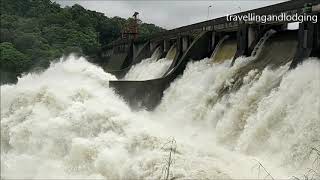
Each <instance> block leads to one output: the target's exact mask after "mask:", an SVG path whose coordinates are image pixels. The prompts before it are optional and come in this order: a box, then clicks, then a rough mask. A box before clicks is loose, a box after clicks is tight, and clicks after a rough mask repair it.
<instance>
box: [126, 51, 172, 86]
mask: <svg viewBox="0 0 320 180" xmlns="http://www.w3.org/2000/svg"><path fill="white" fill-rule="evenodd" d="M171 54H175V52H174V50H173V47H171V48H170V51H169V52H168V54H167V56H166V57H165V58H162V59H159V57H160V55H161V54H160V48H158V49H156V50H155V52H154V53H153V54H152V56H151V57H150V58H147V59H144V60H142V61H141V62H140V63H138V64H136V65H134V66H132V67H131V69H130V70H129V72H128V73H127V74H126V75H125V77H124V78H123V79H125V80H148V79H155V78H160V77H161V76H162V75H164V73H165V72H166V71H167V70H168V68H169V67H170V65H171V63H172V59H170V57H173V55H171Z"/></svg>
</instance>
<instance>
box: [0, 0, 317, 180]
mask: <svg viewBox="0 0 320 180" xmlns="http://www.w3.org/2000/svg"><path fill="white" fill-rule="evenodd" d="M145 2H146V1H143V3H145ZM242 2H244V1H241V3H242ZM259 2H260V1H259ZM112 3H114V2H112ZM166 3H167V2H166ZM168 3H169V2H168ZM179 3H180V2H179ZM223 3H224V2H223ZM250 3H251V1H250ZM319 4H320V2H319V0H293V1H287V2H283V3H280V4H275V5H272V6H267V7H262V8H259V9H254V10H251V11H246V12H241V13H238V14H235V15H247V14H248V13H254V14H256V15H271V14H275V15H279V14H281V13H287V14H288V15H294V14H296V13H297V14H299V15H306V16H307V15H310V16H312V17H317V18H319V10H320V6H319ZM227 18H228V17H221V18H217V19H212V20H208V21H205V22H201V23H197V24H192V25H189V26H184V27H180V28H177V29H172V30H168V31H165V32H162V33H161V34H155V35H153V36H150V37H149V38H144V39H139V38H137V39H131V40H119V41H115V42H112V43H111V44H109V45H108V46H106V47H103V51H102V52H101V53H102V54H101V56H103V61H102V62H101V64H100V65H97V64H93V63H91V62H90V60H87V58H86V57H82V56H77V55H72V54H71V55H69V56H66V57H61V58H60V59H58V60H57V61H56V62H54V63H52V64H51V65H50V67H49V68H48V69H46V70H45V71H43V72H39V73H28V74H24V75H22V76H21V77H20V78H19V79H18V82H17V83H16V84H5V85H1V92H0V93H1V111H0V115H1V179H73V180H74V179H90V180H91V179H94V180H98V179H99V180H100V179H101V180H105V179H107V180H115V179H116V180H118V179H119V180H122V179H124V180H126V179H130V180H131V179H133V180H135V179H139V180H140V179H152V180H153V179H161V180H162V179H163V180H184V179H217V180H221V179H252V180H274V179H292V180H307V179H309V180H319V179H320V161H319V160H320V153H319V152H320V57H319V52H320V49H319V47H320V34H319V31H320V29H319V22H317V23H313V22H311V21H304V22H301V23H299V27H297V26H296V27H294V28H290V26H291V25H292V23H293V25H296V24H295V23H294V22H293V21H266V22H264V23H262V22H258V21H228V19H227ZM318 20H319V19H318Z"/></svg>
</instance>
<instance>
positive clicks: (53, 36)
mask: <svg viewBox="0 0 320 180" xmlns="http://www.w3.org/2000/svg"><path fill="white" fill-rule="evenodd" d="M0 13H1V14H0V16H1V29H0V37H1V38H0V43H1V46H0V51H1V59H0V68H1V69H0V70H1V72H2V73H1V83H5V82H13V81H12V78H13V77H16V76H19V75H20V74H21V73H23V72H28V71H30V70H32V69H34V68H37V69H41V68H42V69H43V68H47V67H48V66H49V64H50V61H52V60H54V59H56V58H57V57H59V56H61V55H63V54H68V53H70V52H76V53H81V54H84V55H86V56H88V57H90V58H91V59H97V58H98V54H99V50H100V48H101V47H102V46H104V45H106V44H108V43H110V42H111V41H113V40H116V39H117V38H119V37H120V35H121V29H122V27H123V26H125V24H126V23H127V21H128V20H126V19H123V18H120V17H113V18H108V17H106V16H104V14H102V13H99V12H95V11H90V10H86V9H84V8H83V7H82V6H80V5H77V4H76V5H73V6H72V7H65V8H61V7H60V5H59V4H57V3H55V2H51V1H50V0H1V9H0ZM140 29H141V31H140V32H141V36H147V35H150V34H153V33H156V32H159V31H162V30H163V29H162V28H160V27H157V26H155V25H153V24H145V23H143V24H141V26H140ZM6 74H9V76H10V78H9V79H8V78H6V77H7V75H6ZM13 79H16V78H13Z"/></svg>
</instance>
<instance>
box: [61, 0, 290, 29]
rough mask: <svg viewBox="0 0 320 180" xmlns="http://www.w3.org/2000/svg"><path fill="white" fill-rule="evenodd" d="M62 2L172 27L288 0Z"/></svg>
mask: <svg viewBox="0 0 320 180" xmlns="http://www.w3.org/2000/svg"><path fill="white" fill-rule="evenodd" d="M55 1H56V2H57V3H59V4H61V5H62V6H66V5H68V6H72V5H73V4H76V3H77V4H80V5H81V6H83V7H85V8H86V9H90V10H94V11H98V12H102V13H104V14H105V15H106V16H108V17H113V16H120V17H123V18H128V17H131V16H132V15H133V13H134V12H135V11H137V12H139V13H140V16H139V18H140V19H141V20H142V21H143V22H146V23H153V24H156V25H159V26H161V27H164V28H167V29H172V28H176V27H180V26H184V25H189V24H193V23H197V22H201V21H205V20H207V18H208V6H210V5H211V6H212V7H211V8H209V19H212V18H216V17H220V16H224V15H227V14H232V13H237V12H240V10H241V11H245V10H250V9H255V8H259V7H263V6H267V5H271V4H276V3H279V2H283V1H285V0H274V1H262V0H241V1H240V0H234V1H208V0H206V1H168V0H166V1H164V0H157V1H156V0H154V1H144V0H138V1H95V0H93V1H91V0H86V1H84V0H70V1H68V0H55Z"/></svg>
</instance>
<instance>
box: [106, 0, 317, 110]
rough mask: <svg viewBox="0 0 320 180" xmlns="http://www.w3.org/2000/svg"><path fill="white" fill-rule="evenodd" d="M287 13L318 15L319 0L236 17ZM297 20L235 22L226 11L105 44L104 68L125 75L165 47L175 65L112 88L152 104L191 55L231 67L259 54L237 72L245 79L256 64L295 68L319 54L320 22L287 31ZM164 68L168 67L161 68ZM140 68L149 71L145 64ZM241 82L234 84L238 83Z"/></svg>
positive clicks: (132, 101)
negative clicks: (146, 36) (149, 34)
mask: <svg viewBox="0 0 320 180" xmlns="http://www.w3.org/2000/svg"><path fill="white" fill-rule="evenodd" d="M282 13H285V14H287V15H290V14H291V15H293V14H300V15H301V14H304V15H307V14H309V15H313V16H317V17H319V1H318V0H307V1H305V0H304V1H299V0H294V1H289V2H284V3H280V4H276V5H272V6H268V7H263V8H259V9H255V10H250V11H246V12H241V13H238V14H234V16H240V15H247V14H254V15H260V16H261V15H277V14H278V15H279V14H282ZM293 22H295V21H289V22H288V21H268V22H263V23H262V22H257V21H250V22H248V21H247V22H245V21H236V22H234V21H229V20H228V17H227V16H225V17H221V18H217V19H212V20H208V21H205V22H201V23H197V24H192V25H189V26H184V27H180V28H177V29H173V30H169V31H166V32H163V33H161V34H157V35H154V36H153V37H150V39H147V40H139V39H137V40H131V41H125V40H122V41H121V40H119V41H116V42H114V43H111V44H110V45H109V46H107V47H105V48H104V50H103V53H102V54H103V57H104V59H105V60H104V63H103V67H104V68H105V70H106V71H107V72H109V73H112V74H115V75H116V76H117V77H118V78H119V79H121V78H122V77H124V76H125V75H126V73H128V71H130V68H132V66H134V65H135V64H137V63H141V61H143V59H146V58H149V57H151V55H152V54H154V52H155V51H160V52H158V55H159V56H158V57H157V58H158V59H159V58H163V57H165V56H170V58H169V59H170V62H169V61H166V64H169V63H170V65H169V66H168V67H167V66H166V67H167V69H166V71H165V72H163V73H162V74H159V75H158V77H152V78H149V79H127V78H124V79H123V80H119V81H110V87H113V88H115V89H116V92H117V93H118V94H120V95H121V96H123V97H124V98H125V99H126V100H127V101H128V102H129V103H130V105H131V106H132V107H134V108H139V107H145V108H147V109H153V108H154V107H155V106H156V105H157V104H158V103H159V102H160V100H161V98H162V96H163V91H164V90H165V89H166V88H167V87H168V86H169V85H170V83H171V82H172V81H173V80H174V79H175V78H176V77H178V76H179V75H181V74H182V73H183V71H184V69H185V66H186V64H187V63H188V62H189V61H190V60H201V59H203V58H205V57H208V58H211V59H212V63H222V62H223V61H225V60H228V59H232V62H231V63H230V66H232V65H233V64H234V63H235V61H236V59H237V58H238V57H241V56H245V57H250V56H251V57H254V59H255V62H252V63H250V64H248V65H247V67H243V68H242V69H240V70H239V73H238V75H236V76H237V77H236V78H237V79H241V78H243V76H244V75H246V74H247V73H248V72H249V71H250V70H252V69H256V68H257V69H260V70H263V69H264V68H265V67H266V66H274V67H276V66H281V65H283V64H286V63H288V62H289V61H290V62H291V65H290V67H291V68H294V67H296V66H297V64H299V63H300V62H302V61H303V59H305V58H307V57H310V56H311V57H319V52H320V50H319V43H320V40H319V31H320V30H319V23H315V22H311V21H309V22H303V23H300V25H299V29H298V30H287V25H288V23H293ZM270 34H272V35H270ZM172 50H174V53H173V52H172ZM153 59H154V58H153ZM142 63H143V62H142ZM159 64H161V63H159ZM161 68H163V67H159V68H158V70H159V69H161ZM154 70H155V69H154ZM154 70H151V71H154ZM141 71H149V70H148V68H147V67H146V68H145V69H141ZM239 83H240V82H237V83H236V84H235V86H239Z"/></svg>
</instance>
